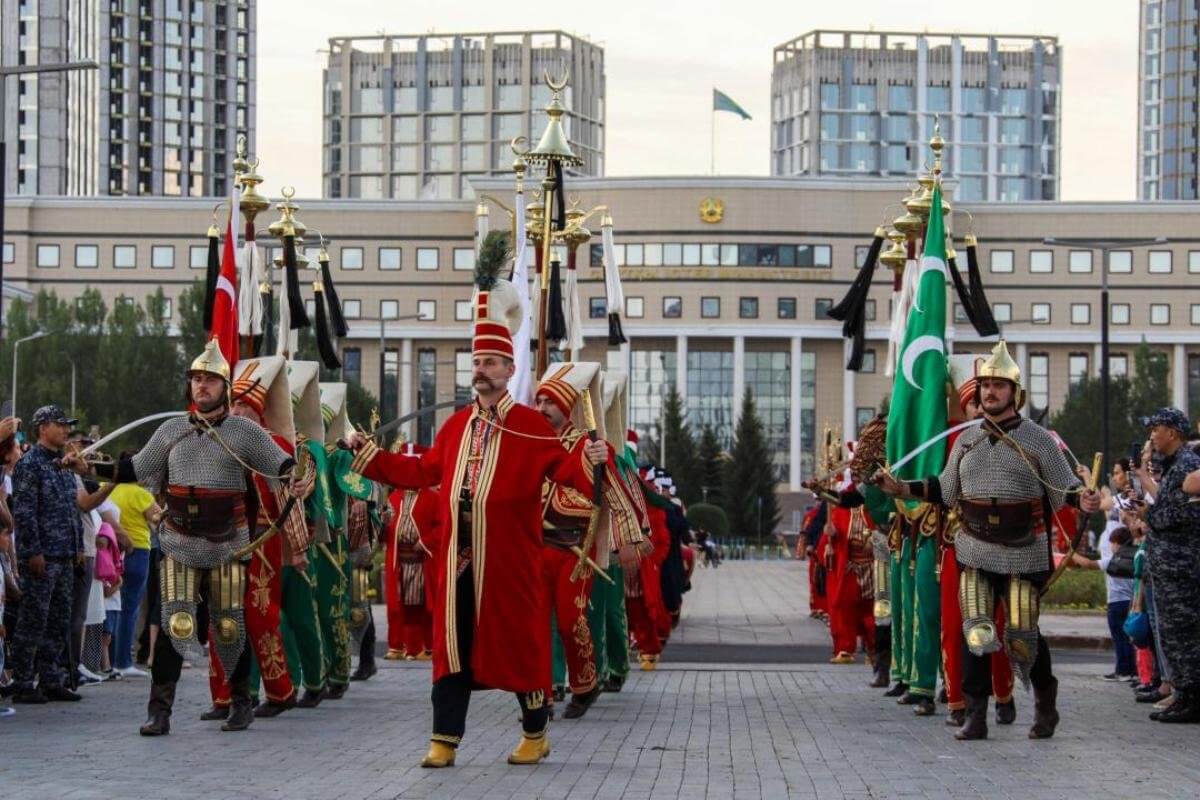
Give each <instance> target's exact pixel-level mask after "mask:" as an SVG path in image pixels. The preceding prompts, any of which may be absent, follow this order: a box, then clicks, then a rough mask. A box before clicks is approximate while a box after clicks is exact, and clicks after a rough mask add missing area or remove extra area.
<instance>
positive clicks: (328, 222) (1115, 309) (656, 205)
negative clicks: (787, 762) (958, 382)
mask: <svg viewBox="0 0 1200 800" xmlns="http://www.w3.org/2000/svg"><path fill="white" fill-rule="evenodd" d="M260 172H262V173H263V174H265V175H266V176H267V181H266V183H265V184H264V186H263V188H264V190H265V189H269V188H270V187H271V186H274V185H278V184H280V183H282V182H286V176H281V175H274V174H272V169H271V165H270V164H269V163H264V164H263V165H262V166H261V167H260ZM527 183H528V184H529V185H530V186H531V187H532V186H533V185H534V184H535V182H534V181H532V180H530V181H528V182H527ZM910 185H911V184H908V183H906V182H905V181H902V180H890V179H885V178H875V179H872V178H857V179H853V180H848V179H847V180H843V179H835V178H768V177H754V178H745V177H744V178H739V177H637V178H573V179H568V189H567V191H568V193H569V194H570V195H572V196H577V197H578V199H579V202H580V204H581V206H582V207H583V208H585V209H590V208H592V207H594V206H597V205H601V204H603V205H605V206H607V207H608V208H609V209H610V211H611V214H612V217H613V219H614V223H615V225H614V231H615V239H616V243H617V260H618V261H619V262H620V264H621V270H620V271H621V277H622V280H623V282H624V292H625V309H624V311H625V313H624V330H625V333H626V335H627V336H628V338H629V343H628V345H626V346H625V347H624V348H622V349H617V348H609V347H608V346H607V343H606V342H607V330H608V326H607V321H606V315H605V300H604V283H603V272H602V269H601V266H600V253H599V250H600V248H599V243H600V238H599V233H598V228H599V225H598V221H597V224H596V225H594V226H592V227H593V228H594V229H595V230H597V233H596V235H595V237H594V238H593V239H592V242H591V244H590V245H584V246H583V247H582V248H581V250H580V252H579V269H580V275H579V291H580V299H581V304H582V306H583V309H584V316H585V333H586V337H587V344H586V347H585V350H584V352H583V354H582V357H583V358H584V359H589V360H598V361H601V362H602V363H606V364H607V365H608V367H609V368H610V369H625V370H627V371H628V372H629V375H630V379H631V384H630V398H629V400H630V419H631V421H632V424H633V426H634V427H635V428H637V429H638V430H639V431H640V432H641V433H642V434H643V438H647V437H646V435H647V434H649V436H650V437H653V436H654V434H655V432H656V430H657V426H658V424H659V420H660V417H661V413H662V399H663V397H664V395H665V394H666V393H667V391H668V390H669V388H670V387H674V388H675V389H676V390H677V391H678V392H679V393H680V394H681V395H682V396H683V397H684V398H685V402H686V404H687V410H688V414H689V419H690V421H691V423H692V425H693V428H694V429H698V428H699V427H700V426H703V425H711V426H713V428H714V429H715V430H716V432H717V434H718V436H719V437H720V438H721V439H722V440H723V441H725V442H726V443H728V441H729V439H730V437H731V434H732V430H733V428H734V425H735V423H736V415H737V413H738V406H739V403H738V399H739V398H740V397H741V395H742V393H743V391H744V389H745V388H746V387H749V388H750V389H751V390H752V391H753V392H754V395H755V398H756V401H757V404H758V409H759V413H760V414H761V416H762V417H763V419H764V421H765V423H766V427H767V432H768V436H769V437H770V444H771V449H772V451H773V453H774V459H775V464H776V466H777V469H778V472H779V476H780V480H781V483H780V491H781V492H782V493H783V494H784V495H785V498H784V500H785V506H784V507H785V509H789V511H788V512H785V516H784V520H783V522H782V525H783V527H785V528H788V527H794V523H793V520H792V519H791V518H790V509H791V508H794V507H795V506H794V503H791V502H790V501H791V500H794V499H795V498H796V497H798V496H799V495H798V494H797V493H799V492H800V491H801V487H800V483H801V480H802V479H804V478H805V477H807V476H810V475H812V473H813V469H814V445H815V443H816V442H817V439H818V437H819V434H820V431H821V430H822V429H823V428H824V427H825V426H827V425H833V426H835V427H837V428H838V429H839V430H841V431H842V432H843V433H844V434H845V435H846V436H847V437H853V436H854V434H855V431H856V429H857V426H859V425H861V424H862V423H863V422H864V421H865V420H867V419H869V418H870V417H871V415H872V414H874V413H875V411H876V409H877V408H878V407H879V405H880V402H881V400H882V399H883V398H884V396H885V395H887V394H888V393H889V391H890V386H891V379H890V378H888V377H887V376H885V374H884V372H885V361H886V355H887V341H886V337H887V333H888V327H889V324H890V320H889V312H890V308H889V304H890V298H891V293H892V281H891V274H890V273H889V272H888V271H887V270H886V269H880V270H879V271H878V272H877V274H876V278H875V283H874V286H873V288H872V291H871V301H872V302H871V303H870V304H869V305H868V309H867V315H868V320H869V321H868V323H867V353H866V358H865V359H864V364H863V369H862V371H861V372H859V373H857V374H854V373H848V372H845V371H844V370H843V365H844V362H845V345H844V342H843V340H842V338H841V331H840V324H839V323H836V322H834V321H832V320H829V319H827V318H826V317H825V311H826V310H827V309H828V308H829V306H830V305H831V304H833V303H836V302H837V301H838V300H839V299H840V298H841V297H842V296H843V294H844V293H845V292H846V289H847V287H848V286H849V285H850V283H851V281H852V280H853V279H854V277H855V275H856V272H857V269H858V264H859V263H860V262H861V259H862V257H863V255H864V253H865V251H866V249H867V246H868V245H869V244H870V241H871V236H872V233H873V231H874V230H875V228H876V227H877V226H879V225H883V224H886V223H887V222H888V221H890V219H891V218H893V217H895V216H896V215H897V214H898V213H899V211H898V209H899V206H898V203H899V200H900V198H901V197H902V196H903V195H905V194H907V192H908V190H909V188H910ZM473 189H474V191H475V192H476V194H477V195H478V196H482V195H483V194H488V195H492V196H494V197H496V198H497V199H500V200H502V201H503V202H505V203H506V204H511V200H512V182H511V180H509V179H506V178H503V177H494V178H483V179H479V180H477V181H476V182H475V183H474V185H473ZM946 189H947V192H948V194H950V195H952V193H953V190H954V184H953V182H948V183H947V185H946ZM298 204H299V212H298V216H299V217H300V218H301V219H302V220H303V221H304V222H305V223H306V224H307V225H308V228H309V230H310V231H316V230H319V231H320V232H322V233H323V234H324V236H325V237H326V239H327V240H329V241H330V242H331V245H330V253H331V256H332V267H333V270H334V277H335V281H336V283H337V288H338V292H339V294H340V295H341V298H342V301H343V305H344V310H345V313H346V316H347V317H348V318H349V322H350V333H349V336H348V337H347V338H346V339H345V340H344V341H342V342H341V345H340V346H341V354H342V360H343V364H344V376H345V379H346V380H349V381H358V382H361V384H362V385H363V386H364V387H365V388H366V389H368V390H369V391H370V392H372V393H374V394H376V395H377V396H379V393H380V389H381V380H382V384H383V391H382V401H383V402H382V404H381V405H382V408H381V413H382V415H383V418H384V419H385V420H386V419H388V418H391V417H392V416H393V415H394V414H395V413H404V412H406V411H410V410H413V409H415V408H420V407H423V406H426V405H430V404H432V403H436V402H441V401H445V400H450V399H454V398H459V399H460V400H464V401H465V399H466V398H468V397H469V396H470V389H469V385H470V326H471V322H470V320H471V304H470V297H471V291H472V286H471V278H472V268H473V266H474V260H475V259H474V244H475V241H474V240H475V231H476V220H477V216H476V214H477V201H475V200H429V201H420V200H414V201H398V200H356V199H323V200H311V201H303V200H301V201H298ZM485 208H487V209H488V213H489V216H490V226H491V227H492V228H493V229H497V228H501V227H507V226H508V225H509V221H508V217H507V214H506V213H505V212H504V211H503V210H502V209H501V208H499V207H498V206H496V205H493V204H490V203H488V204H487V205H486V206H485ZM702 209H703V210H702ZM1198 212H1200V207H1197V205H1196V204H1195V203H1184V202H1158V203H1144V202H1142V203H1132V202H1131V203H1064V202H1022V203H980V204H969V203H963V204H961V205H957V204H956V205H955V207H954V212H953V214H952V217H951V220H950V227H951V229H952V231H953V233H954V236H955V238H956V240H957V241H959V242H960V243H961V239H962V237H963V236H964V235H965V234H967V233H974V234H975V235H976V236H977V237H978V239H979V258H980V266H981V269H982V272H983V277H984V281H985V284H986V287H987V293H988V298H989V300H990V301H991V303H992V308H993V311H994V314H995V317H996V319H997V321H998V322H999V323H1000V325H1001V326H1002V328H1003V332H1004V335H1005V337H1006V338H1007V339H1008V341H1009V342H1010V343H1011V348H1012V351H1013V353H1014V355H1015V357H1016V358H1017V359H1018V360H1019V361H1020V363H1021V367H1022V369H1023V372H1024V374H1025V376H1026V383H1027V387H1028V389H1029V391H1030V402H1029V405H1028V413H1030V414H1032V415H1034V416H1040V415H1041V414H1043V413H1044V412H1046V411H1047V410H1051V411H1052V410H1054V409H1056V408H1057V407H1059V406H1060V405H1061V403H1062V401H1063V399H1064V397H1065V396H1066V395H1067V393H1068V391H1069V390H1070V388H1071V386H1072V385H1073V384H1075V383H1076V382H1078V381H1080V380H1082V379H1083V378H1084V377H1085V376H1087V375H1096V374H1098V372H1099V364H1098V360H1099V349H1100V344H1099V341H1100V319H1099V313H1100V311H1099V303H1100V284H1101V273H1100V270H1101V251H1100V250H1098V249H1091V248H1089V247H1087V246H1085V245H1082V244H1081V245H1078V246H1074V245H1072V246H1065V245H1053V244H1046V243H1044V239H1046V238H1047V237H1051V236H1053V237H1055V238H1056V239H1058V240H1076V241H1080V242H1085V241H1089V240H1097V239H1102V240H1106V241H1112V240H1123V239H1124V240H1128V241H1131V242H1133V241H1136V240H1155V239H1160V238H1161V239H1162V240H1164V241H1163V242H1162V243H1161V244H1157V245H1152V246H1149V247H1132V248H1130V249H1116V250H1114V251H1112V252H1111V253H1110V254H1109V285H1110V288H1111V292H1112V298H1111V302H1112V306H1111V310H1110V321H1111V340H1112V347H1111V350H1112V361H1111V367H1112V372H1113V374H1114V375H1119V374H1123V373H1128V372H1131V371H1132V368H1133V351H1134V349H1135V348H1136V347H1137V345H1138V344H1139V343H1140V342H1142V341H1145V342H1147V343H1148V344H1149V345H1150V346H1151V347H1152V348H1153V349H1154V350H1156V351H1158V352H1160V353H1161V354H1162V355H1163V356H1165V358H1166V359H1167V361H1168V364H1169V367H1170V385H1171V388H1172V392H1173V397H1174V403H1175V404H1176V405H1178V406H1180V407H1181V408H1184V409H1190V410H1191V412H1192V413H1193V414H1195V412H1196V411H1197V410H1198V409H1200V295H1198V294H1197V293H1196V292H1195V291H1194V290H1193V289H1191V287H1192V286H1193V285H1194V283H1195V281H1196V275H1197V273H1200V242H1198V241H1197V239H1196V238H1195V235H1194V233H1193V232H1192V228H1191V226H1192V225H1193V224H1194V220H1195V219H1196V214H1197V213H1198ZM7 214H8V215H7V226H8V227H7V230H6V234H5V242H4V247H3V259H4V276H5V287H6V289H7V288H8V287H9V286H10V285H11V286H12V288H13V289H14V290H17V291H29V292H37V291H38V290H40V289H50V290H53V291H55V292H57V293H58V294H59V296H60V297H66V298H70V297H74V296H78V295H79V294H80V293H81V292H83V291H84V290H85V289H86V288H88V287H96V288H99V289H100V290H101V292H102V293H103V294H104V295H105V297H106V299H107V300H108V302H109V305H110V306H111V305H112V304H113V303H114V302H115V301H116V298H117V297H118V296H121V295H124V296H126V297H131V298H134V299H137V300H139V301H141V300H143V299H144V298H145V296H147V295H149V294H151V293H152V292H153V291H154V290H155V289H157V288H158V287H160V286H161V287H162V288H163V289H164V290H165V292H166V294H167V296H168V297H169V298H173V299H175V300H177V298H178V296H179V294H180V293H181V292H183V291H184V290H185V289H187V288H188V287H189V286H190V285H192V284H193V283H194V282H196V281H199V280H202V279H203V275H204V265H205V255H206V240H205V238H204V236H205V231H206V229H207V227H208V225H209V222H210V219H211V214H212V201H211V200H207V199H206V200H201V199H189V198H182V199H177V200H173V201H170V202H163V201H161V200H157V201H156V200H152V199H150V198H137V197H128V198H112V197H103V198H99V197H98V198H67V197H21V198H17V199H15V200H10V204H9V209H8V212H7ZM276 215H277V212H275V211H273V210H272V211H270V212H267V213H264V214H263V215H262V216H260V218H259V222H260V227H263V228H265V227H266V224H267V222H269V221H272V220H274V218H275V217H276ZM593 219H597V220H598V217H594V218H593ZM265 235H266V234H265V232H264V234H263V236H264V237H265ZM310 238H311V237H310ZM310 243H311V242H310ZM961 251H962V247H961V244H960V253H961ZM312 255H315V253H312ZM963 261H965V258H963V257H962V256H961V255H960V263H962V262H963ZM964 266H965V264H964ZM305 294H306V295H307V296H311V291H310V289H309V288H308V286H305ZM951 299H953V297H952V298H951ZM177 306H178V303H177V302H172V303H171V304H170V307H169V308H168V309H167V312H168V313H170V314H171V315H172V319H174V320H175V321H176V322H177V321H178V318H179V316H178V315H179V311H178V308H177ZM951 328H952V330H951V333H952V336H953V343H954V348H955V349H956V350H957V351H958V352H984V351H985V350H986V349H988V348H990V346H991V344H992V342H990V341H981V340H979V338H978V337H977V336H976V335H975V332H974V331H973V330H972V329H971V327H970V325H969V324H967V323H966V321H965V318H964V317H963V315H962V314H961V310H960V309H958V307H957V303H955V313H954V322H953V324H952V326H951ZM381 348H382V352H383V356H382V359H381V356H380V353H381ZM448 413H450V412H449V411H444V412H441V413H440V415H439V417H438V419H437V420H436V421H435V420H432V419H427V420H426V421H425V422H422V423H413V424H412V425H411V427H410V430H409V434H410V435H411V436H413V437H415V438H417V439H418V440H420V441H428V440H429V438H430V437H431V436H432V433H433V431H434V430H436V424H437V423H440V421H441V420H442V419H444V418H445V416H446V415H447V414H448Z"/></svg>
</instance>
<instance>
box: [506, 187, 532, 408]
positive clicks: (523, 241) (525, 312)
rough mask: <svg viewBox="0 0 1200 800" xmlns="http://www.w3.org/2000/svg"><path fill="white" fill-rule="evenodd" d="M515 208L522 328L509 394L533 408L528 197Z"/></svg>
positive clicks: (515, 280)
mask: <svg viewBox="0 0 1200 800" xmlns="http://www.w3.org/2000/svg"><path fill="white" fill-rule="evenodd" d="M513 205H514V207H515V212H516V217H517V241H515V242H513V275H512V283H513V286H515V287H516V288H517V295H518V296H519V297H520V298H521V327H520V329H519V330H518V331H517V335H516V336H514V337H513V363H514V365H515V366H516V373H515V374H514V375H513V379H512V383H511V384H510V385H509V394H511V395H512V398H513V399H514V400H516V401H517V402H518V403H523V404H524V405H527V406H532V405H533V365H532V364H531V362H530V352H529V343H530V340H531V339H532V336H533V316H532V312H533V303H531V302H530V300H529V255H528V254H529V248H528V246H527V245H528V237H527V236H526V235H525V195H524V193H521V192H518V193H517V196H516V202H515V203H514V204H513Z"/></svg>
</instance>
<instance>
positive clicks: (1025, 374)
mask: <svg viewBox="0 0 1200 800" xmlns="http://www.w3.org/2000/svg"><path fill="white" fill-rule="evenodd" d="M1017 367H1018V368H1019V369H1020V370H1021V384H1022V385H1023V386H1024V387H1025V391H1026V392H1028V391H1029V346H1028V345H1026V344H1025V343H1024V342H1022V343H1019V344H1018V345H1017ZM1021 414H1022V415H1024V416H1026V417H1028V416H1029V401H1028V400H1026V401H1025V405H1023V406H1021Z"/></svg>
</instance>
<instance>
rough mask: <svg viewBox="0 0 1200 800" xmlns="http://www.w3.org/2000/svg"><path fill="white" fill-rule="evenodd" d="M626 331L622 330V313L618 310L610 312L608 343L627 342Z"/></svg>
mask: <svg viewBox="0 0 1200 800" xmlns="http://www.w3.org/2000/svg"><path fill="white" fill-rule="evenodd" d="M627 341H629V340H628V339H626V338H625V331H623V330H621V315H620V314H618V313H617V312H616V311H610V312H608V343H609V344H625V343H626V342H627Z"/></svg>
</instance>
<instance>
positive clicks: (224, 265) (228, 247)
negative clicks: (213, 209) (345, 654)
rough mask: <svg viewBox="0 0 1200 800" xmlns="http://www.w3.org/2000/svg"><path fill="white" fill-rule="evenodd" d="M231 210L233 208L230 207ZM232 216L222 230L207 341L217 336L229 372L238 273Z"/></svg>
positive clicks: (233, 352)
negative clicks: (214, 294) (223, 236)
mask: <svg viewBox="0 0 1200 800" xmlns="http://www.w3.org/2000/svg"><path fill="white" fill-rule="evenodd" d="M232 208H234V209H237V205H236V204H234V205H233V206H232ZM233 219H234V215H233V214H230V215H229V226H228V227H227V228H226V229H225V249H224V252H222V254H221V276H220V277H219V278H217V288H216V297H215V298H214V299H213V316H212V328H211V329H210V330H209V332H208V338H209V339H212V338H213V337H214V336H215V337H218V340H219V342H220V346H221V355H223V356H225V360H226V361H228V362H229V368H230V369H233V367H234V365H235V364H237V362H238V307H237V295H238V286H237V283H238V270H237V244H236V242H235V241H234V239H235V238H236V236H237V234H236V232H235V230H234V227H233Z"/></svg>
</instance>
